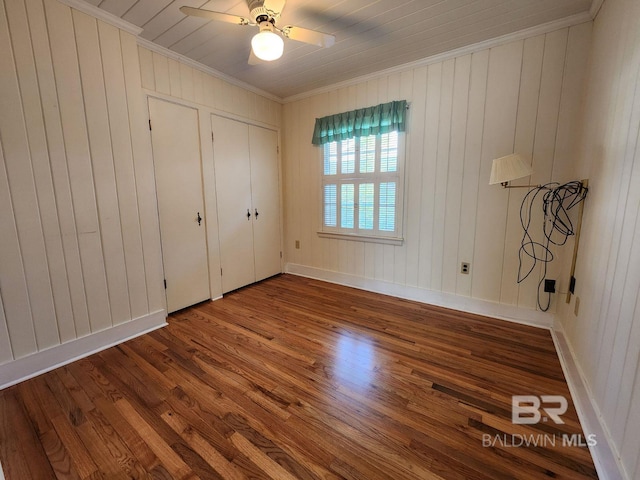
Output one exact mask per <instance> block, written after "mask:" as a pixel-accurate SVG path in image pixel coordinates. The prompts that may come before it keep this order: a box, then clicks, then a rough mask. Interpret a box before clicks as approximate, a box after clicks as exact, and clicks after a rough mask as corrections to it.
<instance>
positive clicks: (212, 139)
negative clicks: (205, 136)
mask: <svg viewBox="0 0 640 480" xmlns="http://www.w3.org/2000/svg"><path fill="white" fill-rule="evenodd" d="M211 141H212V142H213V141H214V138H213V132H211Z"/></svg>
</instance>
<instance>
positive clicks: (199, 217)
mask: <svg viewBox="0 0 640 480" xmlns="http://www.w3.org/2000/svg"><path fill="white" fill-rule="evenodd" d="M201 223H202V217H201V216H200V212H198V226H200V224H201Z"/></svg>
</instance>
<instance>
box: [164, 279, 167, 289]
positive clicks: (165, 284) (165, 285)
mask: <svg viewBox="0 0 640 480" xmlns="http://www.w3.org/2000/svg"><path fill="white" fill-rule="evenodd" d="M164 289H165V290H166V289H167V279H166V278H165V279H164Z"/></svg>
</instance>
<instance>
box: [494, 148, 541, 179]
mask: <svg viewBox="0 0 640 480" xmlns="http://www.w3.org/2000/svg"><path fill="white" fill-rule="evenodd" d="M532 173H533V168H531V165H530V162H529V161H528V160H527V159H526V158H525V157H524V156H522V155H520V154H519V153H512V154H511V155H507V156H505V157H500V158H496V159H495V160H494V161H493V164H492V165H491V178H490V179H489V185H495V184H496V183H499V184H500V185H502V186H503V187H504V188H535V187H539V185H509V182H510V181H511V180H516V179H518V178H522V177H528V176H529V175H531V174H532Z"/></svg>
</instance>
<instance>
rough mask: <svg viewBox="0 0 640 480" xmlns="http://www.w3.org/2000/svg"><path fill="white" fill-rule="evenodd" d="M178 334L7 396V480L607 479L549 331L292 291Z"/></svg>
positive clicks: (384, 301)
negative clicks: (526, 417) (550, 417)
mask: <svg viewBox="0 0 640 480" xmlns="http://www.w3.org/2000/svg"><path fill="white" fill-rule="evenodd" d="M168 324H169V325H168V327H166V328H164V329H161V330H156V331H154V332H152V333H150V334H147V335H144V336H142V337H139V338H136V339H134V340H131V341H129V342H126V343H124V344H122V345H119V346H117V347H113V348H110V349H108V350H105V351H103V352H100V353H98V354H96V355H93V356H91V357H88V358H85V359H82V360H79V361H77V362H74V363H72V364H70V365H67V366H65V367H61V368H59V369H57V370H54V371H52V372H49V373H46V374H44V375H42V376H39V377H36V378H34V379H31V380H27V381H25V382H23V383H22V384H19V385H17V386H15V387H11V388H9V389H7V390H5V391H2V392H0V461H1V462H2V464H3V467H4V469H5V475H6V476H7V480H16V479H18V480H23V479H25V480H28V479H30V478H34V479H37V480H40V479H47V478H58V479H62V478H65V479H66V478H69V479H74V480H76V479H82V480H85V479H93V478H110V479H116V478H153V479H166V480H172V479H188V480H191V479H196V478H202V479H218V478H220V479H224V480H240V479H264V480H268V479H276V480H285V479H298V480H315V479H323V480H339V479H349V480H378V479H393V480H414V479H421V480H422V479H431V480H495V479H505V480H506V479H509V480H511V479H522V480H538V479H543V478H555V479H568V480H569V479H570V480H584V479H593V478H597V475H596V472H595V468H594V466H593V461H592V459H591V456H590V453H589V450H588V449H587V448H586V446H585V445H584V443H581V444H580V445H565V443H563V442H564V440H565V439H567V438H570V439H571V438H573V439H575V438H578V437H579V438H581V439H582V440H583V441H584V437H583V433H582V429H581V427H580V423H579V421H578V417H577V412H576V410H575V408H574V406H573V404H572V402H571V400H570V398H569V389H568V387H567V384H566V382H565V379H564V376H563V373H562V368H561V366H560V362H559V360H558V357H557V354H556V351H555V347H554V345H553V341H552V339H551V336H550V334H549V332H548V331H546V330H544V329H538V328H534V327H530V326H526V325H519V324H513V323H508V322H504V321H501V320H497V319H493V318H488V317H482V316H476V315H470V314H466V313H461V312H456V311H453V310H448V309H445V308H441V307H434V306H430V305H426V304H422V303H417V302H411V301H407V300H401V299H397V298H393V297H389V296H384V295H377V294H373V293H370V292H366V291H362V290H356V289H351V288H347V287H343V286H340V285H335V284H329V283H323V282H319V281H315V280H311V279H306V278H301V277H295V276H290V275H281V276H278V277H274V278H271V279H269V280H266V281H263V282H260V283H258V284H255V285H252V286H249V287H246V288H243V289H240V290H237V291H234V292H230V293H229V294H227V295H225V297H224V298H223V299H222V300H218V301H215V302H204V303H202V304H199V305H195V306H194V307H191V308H187V309H185V310H182V311H179V312H176V313H174V314H172V315H171V316H170V318H169V319H168ZM513 395H537V396H540V395H563V396H565V397H567V399H568V400H569V409H568V410H567V412H566V413H564V414H563V415H562V419H563V420H564V421H565V423H564V424H555V423H554V422H552V421H547V422H540V423H539V424H535V425H514V424H513V422H512V419H511V408H512V407H511V403H512V398H511V397H512V396H513ZM18 437H19V438H20V442H24V441H25V440H24V439H26V442H27V443H20V442H19V441H17V440H16V439H17V438H18ZM514 439H515V440H518V439H521V440H522V439H524V440H525V441H529V442H530V443H531V442H532V440H533V441H534V443H532V444H530V445H529V446H514V445H513V444H509V441H510V440H514ZM527 439H528V440H527ZM487 442H489V443H488V444H487ZM535 442H537V443H535ZM32 460H33V462H32Z"/></svg>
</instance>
